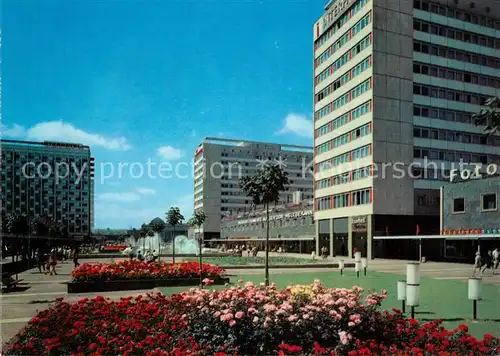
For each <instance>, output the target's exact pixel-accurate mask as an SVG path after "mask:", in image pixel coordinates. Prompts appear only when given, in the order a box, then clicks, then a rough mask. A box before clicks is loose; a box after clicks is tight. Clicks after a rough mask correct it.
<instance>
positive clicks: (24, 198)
mask: <svg viewBox="0 0 500 356" xmlns="http://www.w3.org/2000/svg"><path fill="white" fill-rule="evenodd" d="M1 151H2V155H1V157H2V162H1V166H2V172H1V178H2V180H1V187H2V211H3V212H4V213H5V214H11V213H15V212H17V213H21V214H25V215H26V216H27V218H28V221H31V220H32V219H33V218H35V217H37V216H43V217H49V218H52V219H54V221H56V222H59V223H61V224H63V225H64V226H65V228H66V229H67V232H68V234H69V235H70V236H72V237H75V238H80V237H83V236H87V235H89V234H90V232H91V230H92V228H93V224H94V181H93V178H94V158H93V157H91V156H90V148H89V147H88V146H84V145H81V144H71V143H59V142H27V141H14V140H2V141H1Z"/></svg>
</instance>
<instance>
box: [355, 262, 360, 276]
mask: <svg viewBox="0 0 500 356" xmlns="http://www.w3.org/2000/svg"><path fill="white" fill-rule="evenodd" d="M354 270H355V271H356V276H357V277H358V278H359V272H360V271H361V262H360V261H359V262H358V261H355V262H354Z"/></svg>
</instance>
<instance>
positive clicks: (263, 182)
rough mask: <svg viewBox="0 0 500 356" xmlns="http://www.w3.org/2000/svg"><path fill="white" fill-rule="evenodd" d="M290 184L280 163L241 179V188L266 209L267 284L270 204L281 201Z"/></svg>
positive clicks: (267, 281) (256, 204)
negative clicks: (282, 194) (281, 194)
mask: <svg viewBox="0 0 500 356" xmlns="http://www.w3.org/2000/svg"><path fill="white" fill-rule="evenodd" d="M288 184H289V181H288V173H287V172H285V171H283V170H282V169H281V167H279V166H278V165H271V166H267V167H265V168H264V169H262V170H260V171H257V172H256V173H255V174H254V175H253V176H245V177H243V178H241V179H240V184H239V185H240V188H241V190H243V192H244V193H245V194H246V195H247V196H248V197H250V198H251V199H252V203H253V204H254V205H255V206H258V205H261V204H262V205H264V207H265V209H266V266H265V282H266V286H268V285H269V204H271V203H274V204H277V203H278V202H279V197H280V192H282V191H284V190H285V186H286V185H288Z"/></svg>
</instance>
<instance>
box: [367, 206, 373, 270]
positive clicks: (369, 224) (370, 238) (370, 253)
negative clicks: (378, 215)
mask: <svg viewBox="0 0 500 356" xmlns="http://www.w3.org/2000/svg"><path fill="white" fill-rule="evenodd" d="M372 218H373V215H368V216H367V217H366V258H367V259H368V260H372V259H373V251H372V248H373V229H372Z"/></svg>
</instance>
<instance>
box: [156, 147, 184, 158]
mask: <svg viewBox="0 0 500 356" xmlns="http://www.w3.org/2000/svg"><path fill="white" fill-rule="evenodd" d="M156 153H157V154H158V156H159V157H161V158H163V159H164V160H176V159H179V158H181V157H182V156H183V155H184V153H183V152H182V151H181V150H179V149H178V148H174V147H172V146H161V147H159V148H158V149H157V150H156Z"/></svg>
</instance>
